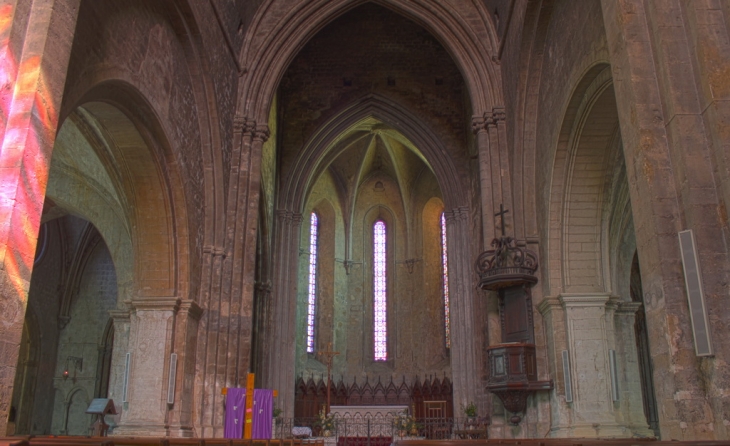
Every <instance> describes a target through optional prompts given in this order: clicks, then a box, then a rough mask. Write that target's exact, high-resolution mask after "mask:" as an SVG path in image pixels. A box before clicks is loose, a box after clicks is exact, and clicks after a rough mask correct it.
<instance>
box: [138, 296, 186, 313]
mask: <svg viewBox="0 0 730 446" xmlns="http://www.w3.org/2000/svg"><path fill="white" fill-rule="evenodd" d="M180 302H181V300H180V299H179V298H177V297H174V296H169V297H167V296H164V297H162V296H161V297H137V298H135V299H132V301H131V306H132V308H134V310H135V311H172V312H173V313H177V311H178V310H179V309H180Z"/></svg>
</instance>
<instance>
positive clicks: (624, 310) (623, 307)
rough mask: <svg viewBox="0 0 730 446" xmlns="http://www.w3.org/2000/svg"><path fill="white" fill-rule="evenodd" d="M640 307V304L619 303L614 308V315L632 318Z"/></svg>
mask: <svg viewBox="0 0 730 446" xmlns="http://www.w3.org/2000/svg"><path fill="white" fill-rule="evenodd" d="M642 305H643V304H642V303H641V302H619V303H618V307H617V308H616V314H618V315H626V316H631V317H633V316H635V315H636V312H637V311H639V308H641V306H642Z"/></svg>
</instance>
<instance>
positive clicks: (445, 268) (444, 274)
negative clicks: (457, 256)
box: [441, 212, 451, 348]
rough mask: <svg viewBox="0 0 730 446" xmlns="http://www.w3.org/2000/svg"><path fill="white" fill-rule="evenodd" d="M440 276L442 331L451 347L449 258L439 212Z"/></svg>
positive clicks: (444, 230)
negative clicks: (441, 284)
mask: <svg viewBox="0 0 730 446" xmlns="http://www.w3.org/2000/svg"><path fill="white" fill-rule="evenodd" d="M441 278H442V283H443V286H444V289H443V292H444V328H445V330H444V333H445V335H446V339H445V341H446V348H451V323H450V322H449V259H448V256H447V255H446V217H445V216H444V213H443V212H442V213H441Z"/></svg>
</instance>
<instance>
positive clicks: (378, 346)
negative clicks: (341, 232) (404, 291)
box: [373, 220, 388, 361]
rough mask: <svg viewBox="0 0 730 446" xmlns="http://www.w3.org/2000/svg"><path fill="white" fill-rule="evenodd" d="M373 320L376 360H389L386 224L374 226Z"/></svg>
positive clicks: (380, 223) (377, 223)
mask: <svg viewBox="0 0 730 446" xmlns="http://www.w3.org/2000/svg"><path fill="white" fill-rule="evenodd" d="M373 295H374V296H373V297H374V299H373V313H374V314H373V320H374V327H373V329H374V336H373V338H374V344H375V345H374V346H375V349H374V350H375V360H376V361H387V360H388V342H387V341H388V319H387V306H388V305H387V295H388V293H387V271H386V237H385V222H384V221H382V220H378V221H376V222H375V225H374V226H373Z"/></svg>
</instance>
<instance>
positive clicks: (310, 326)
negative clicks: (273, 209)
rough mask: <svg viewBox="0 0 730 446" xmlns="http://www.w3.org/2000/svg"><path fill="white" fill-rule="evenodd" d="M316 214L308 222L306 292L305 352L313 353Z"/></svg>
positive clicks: (315, 301) (315, 295) (315, 285)
mask: <svg viewBox="0 0 730 446" xmlns="http://www.w3.org/2000/svg"><path fill="white" fill-rule="evenodd" d="M318 223H319V222H318V219H317V214H316V213H314V212H312V216H311V218H310V223H309V290H308V292H307V353H314V328H315V327H314V321H315V315H316V312H317V229H318V228H319V225H318Z"/></svg>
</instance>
